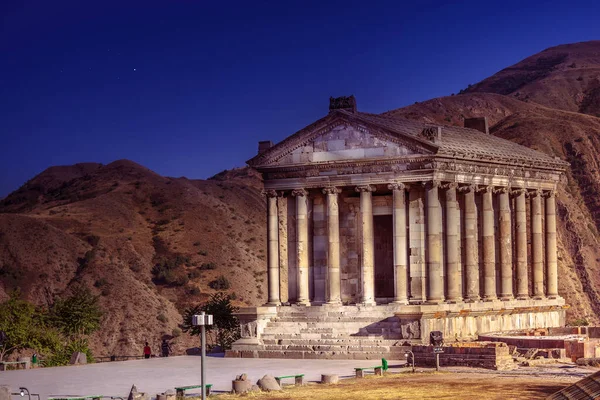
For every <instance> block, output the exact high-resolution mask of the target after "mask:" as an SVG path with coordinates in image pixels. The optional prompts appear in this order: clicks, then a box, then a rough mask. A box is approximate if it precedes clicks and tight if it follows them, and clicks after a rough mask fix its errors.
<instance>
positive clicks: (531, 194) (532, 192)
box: [526, 189, 542, 198]
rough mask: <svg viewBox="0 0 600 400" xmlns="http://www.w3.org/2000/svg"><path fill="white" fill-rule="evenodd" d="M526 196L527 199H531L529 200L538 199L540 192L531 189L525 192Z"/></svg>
mask: <svg viewBox="0 0 600 400" xmlns="http://www.w3.org/2000/svg"><path fill="white" fill-rule="evenodd" d="M526 195H527V197H531V198H534V197H538V196H540V197H541V196H542V191H541V190H540V189H531V190H528V191H527V193H526Z"/></svg>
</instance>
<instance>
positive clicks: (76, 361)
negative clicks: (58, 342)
mask: <svg viewBox="0 0 600 400" xmlns="http://www.w3.org/2000/svg"><path fill="white" fill-rule="evenodd" d="M69 364H71V365H81V364H87V356H86V355H85V353H82V352H80V351H76V352H75V353H73V354H72V355H71V361H69Z"/></svg>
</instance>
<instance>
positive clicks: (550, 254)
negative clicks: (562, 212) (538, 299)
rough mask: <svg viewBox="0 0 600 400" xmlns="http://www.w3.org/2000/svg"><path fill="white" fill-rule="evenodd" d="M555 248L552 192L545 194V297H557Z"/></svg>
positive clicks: (554, 218) (554, 216) (553, 198)
mask: <svg viewBox="0 0 600 400" xmlns="http://www.w3.org/2000/svg"><path fill="white" fill-rule="evenodd" d="M557 251H558V250H557V248H556V196H555V193H554V190H550V191H549V192H547V193H546V268H547V269H546V291H547V293H546V296H548V298H550V299H555V298H557V297H558V263H557V262H556V257H557Z"/></svg>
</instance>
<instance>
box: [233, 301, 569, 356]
mask: <svg viewBox="0 0 600 400" xmlns="http://www.w3.org/2000/svg"><path fill="white" fill-rule="evenodd" d="M565 308H566V306H565V304H564V299H562V298H557V299H544V300H511V301H500V300H497V301H489V302H473V303H462V302H461V303H456V304H448V303H442V304H419V305H401V304H385V305H376V306H366V305H348V306H334V305H321V306H299V305H292V306H271V307H267V306H265V307H255V308H246V309H242V310H241V311H240V312H239V313H238V317H239V319H240V325H241V333H242V338H241V339H240V340H238V341H237V342H235V343H234V344H233V347H232V349H231V350H230V351H228V352H227V354H226V356H227V357H244V358H296V359H314V358H329V359H379V358H381V357H385V358H389V359H392V358H393V359H398V358H404V351H405V349H406V347H405V345H409V344H429V343H428V342H429V333H430V332H431V331H442V332H443V334H444V340H445V341H446V342H447V343H448V342H453V341H466V340H476V339H477V337H478V335H479V334H480V333H488V332H497V331H506V330H513V329H529V328H549V327H560V326H563V325H564V323H565Z"/></svg>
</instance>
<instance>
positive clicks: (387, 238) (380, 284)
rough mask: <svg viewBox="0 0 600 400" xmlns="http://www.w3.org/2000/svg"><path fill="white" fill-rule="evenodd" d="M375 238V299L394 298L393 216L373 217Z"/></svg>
mask: <svg viewBox="0 0 600 400" xmlns="http://www.w3.org/2000/svg"><path fill="white" fill-rule="evenodd" d="M373 223H374V236H375V297H376V298H377V297H388V298H390V299H391V298H393V297H394V221H393V219H392V216H391V215H376V216H374V217H373Z"/></svg>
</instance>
